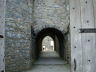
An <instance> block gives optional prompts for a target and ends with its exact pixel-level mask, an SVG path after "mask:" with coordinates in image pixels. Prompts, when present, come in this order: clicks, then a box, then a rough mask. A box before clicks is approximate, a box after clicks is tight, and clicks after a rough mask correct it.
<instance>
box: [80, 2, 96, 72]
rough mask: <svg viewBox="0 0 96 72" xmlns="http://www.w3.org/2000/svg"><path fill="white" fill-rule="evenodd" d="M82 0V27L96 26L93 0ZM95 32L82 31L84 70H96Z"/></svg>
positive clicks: (90, 71)
mask: <svg viewBox="0 0 96 72" xmlns="http://www.w3.org/2000/svg"><path fill="white" fill-rule="evenodd" d="M80 1H81V21H82V23H81V24H82V28H95V25H94V15H93V13H94V12H93V3H92V0H80ZM95 37H96V36H95V33H82V47H83V72H95V67H96V63H95V59H96V58H95V57H94V54H95V51H96V48H95Z"/></svg>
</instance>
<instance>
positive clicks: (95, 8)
mask: <svg viewBox="0 0 96 72" xmlns="http://www.w3.org/2000/svg"><path fill="white" fill-rule="evenodd" d="M93 11H94V12H93V13H94V20H95V21H94V22H95V23H94V24H95V28H96V0H93ZM93 57H94V60H95V61H94V72H95V71H96V70H95V68H96V34H95V49H94V56H93Z"/></svg>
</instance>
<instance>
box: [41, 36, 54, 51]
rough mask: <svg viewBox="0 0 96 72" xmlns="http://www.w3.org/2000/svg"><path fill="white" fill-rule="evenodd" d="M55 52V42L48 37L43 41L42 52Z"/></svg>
mask: <svg viewBox="0 0 96 72" xmlns="http://www.w3.org/2000/svg"><path fill="white" fill-rule="evenodd" d="M47 51H49V52H53V51H54V40H53V39H52V37H50V36H46V37H44V38H43V40H42V52H47Z"/></svg>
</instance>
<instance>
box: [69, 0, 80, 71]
mask: <svg viewBox="0 0 96 72" xmlns="http://www.w3.org/2000/svg"><path fill="white" fill-rule="evenodd" d="M80 10H81V8H80V0H70V33H71V72H82V45H81V34H80V33H79V29H80V28H81V14H80Z"/></svg>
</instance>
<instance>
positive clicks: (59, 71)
mask: <svg viewBox="0 0 96 72" xmlns="http://www.w3.org/2000/svg"><path fill="white" fill-rule="evenodd" d="M26 72H70V66H69V64H67V63H66V62H65V61H64V60H62V59H60V58H59V56H58V54H57V53H56V52H43V53H42V54H41V57H40V59H39V60H38V61H37V62H36V63H34V65H33V67H32V69H31V70H29V71H26Z"/></svg>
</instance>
